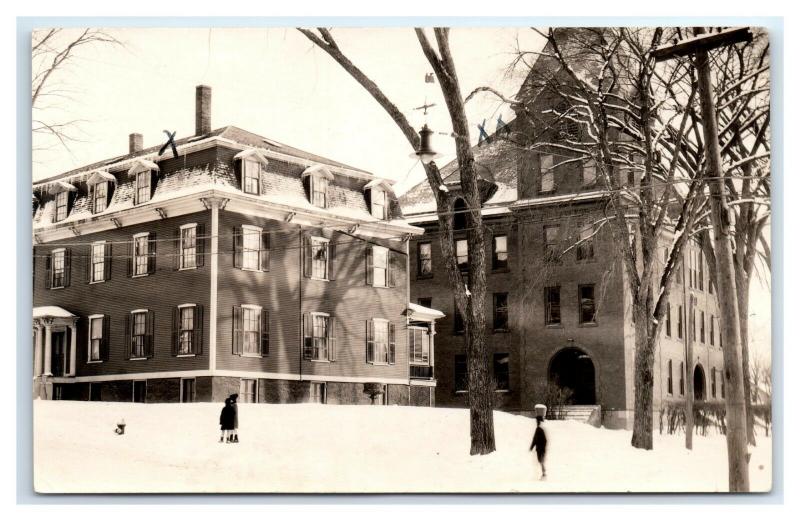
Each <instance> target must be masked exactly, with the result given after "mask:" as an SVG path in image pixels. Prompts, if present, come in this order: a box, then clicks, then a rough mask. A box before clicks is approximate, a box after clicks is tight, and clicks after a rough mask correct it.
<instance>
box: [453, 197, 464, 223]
mask: <svg viewBox="0 0 800 521" xmlns="http://www.w3.org/2000/svg"><path fill="white" fill-rule="evenodd" d="M466 228H467V203H466V202H465V201H464V199H462V198H460V197H459V198H458V199H456V200H455V202H454V203H453V229H454V230H464V229H466Z"/></svg>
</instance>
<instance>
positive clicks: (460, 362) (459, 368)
mask: <svg viewBox="0 0 800 521" xmlns="http://www.w3.org/2000/svg"><path fill="white" fill-rule="evenodd" d="M453 367H454V369H455V371H454V372H455V378H454V379H453V382H454V383H455V391H456V392H457V393H465V392H467V389H468V381H469V377H468V375H467V355H456V357H455V363H454V364H453Z"/></svg>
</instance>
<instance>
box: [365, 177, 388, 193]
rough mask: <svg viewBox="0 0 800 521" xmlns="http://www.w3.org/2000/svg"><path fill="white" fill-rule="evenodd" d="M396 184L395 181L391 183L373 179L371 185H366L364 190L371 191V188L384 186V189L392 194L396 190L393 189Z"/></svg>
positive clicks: (386, 180) (385, 180)
mask: <svg viewBox="0 0 800 521" xmlns="http://www.w3.org/2000/svg"><path fill="white" fill-rule="evenodd" d="M394 183H395V181H390V180H389V179H382V178H377V179H373V180H372V181H370V182H369V183H367V184H365V185H364V190H369V189H370V188H375V187H379V186H383V187H384V188H386V189H387V190H389V191H390V192H394V188H392V185H393V184H394Z"/></svg>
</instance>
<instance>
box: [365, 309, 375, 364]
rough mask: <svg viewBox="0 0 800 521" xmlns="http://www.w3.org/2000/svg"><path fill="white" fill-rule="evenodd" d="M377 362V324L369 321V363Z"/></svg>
mask: <svg viewBox="0 0 800 521" xmlns="http://www.w3.org/2000/svg"><path fill="white" fill-rule="evenodd" d="M373 362H375V324H374V323H373V322H372V319H367V363H368V364H371V363H373Z"/></svg>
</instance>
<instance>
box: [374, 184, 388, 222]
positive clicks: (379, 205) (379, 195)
mask: <svg viewBox="0 0 800 521" xmlns="http://www.w3.org/2000/svg"><path fill="white" fill-rule="evenodd" d="M386 203H387V201H386V192H385V191H383V190H379V189H377V188H371V189H370V214H371V215H372V216H373V217H375V218H376V219H386V218H387V215H388V213H387V211H386V209H387V207H388V205H387V204H386Z"/></svg>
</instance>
